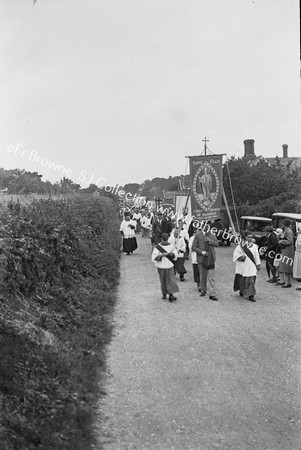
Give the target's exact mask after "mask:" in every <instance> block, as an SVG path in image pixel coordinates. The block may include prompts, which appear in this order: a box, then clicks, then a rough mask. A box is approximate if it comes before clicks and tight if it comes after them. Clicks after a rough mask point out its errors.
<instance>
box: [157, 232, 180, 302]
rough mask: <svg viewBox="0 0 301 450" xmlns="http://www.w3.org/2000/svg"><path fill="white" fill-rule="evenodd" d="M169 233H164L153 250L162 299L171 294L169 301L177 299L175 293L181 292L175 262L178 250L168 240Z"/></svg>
mask: <svg viewBox="0 0 301 450" xmlns="http://www.w3.org/2000/svg"><path fill="white" fill-rule="evenodd" d="M168 238H169V235H168V234H167V233H163V234H162V240H161V242H160V244H157V245H156V246H155V248H154V250H153V252H152V258H151V259H152V261H153V262H154V263H155V266H156V267H157V270H158V274H159V278H160V284H161V291H162V299H163V300H165V299H166V295H169V301H170V302H174V301H175V300H177V297H175V296H174V295H173V294H175V293H176V292H179V288H178V285H177V281H176V277H175V270H174V263H175V260H176V259H177V251H176V249H175V247H174V245H173V244H172V243H170V242H169V241H168Z"/></svg>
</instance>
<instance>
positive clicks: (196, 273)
mask: <svg viewBox="0 0 301 450" xmlns="http://www.w3.org/2000/svg"><path fill="white" fill-rule="evenodd" d="M197 231H198V229H197V227H194V234H193V235H192V236H191V237H190V238H189V251H190V254H191V264H192V270H193V281H194V282H195V283H196V285H197V289H198V291H199V292H201V291H202V289H201V285H200V272H199V265H198V261H197V254H196V252H193V251H191V249H192V245H193V241H194V237H195V233H196V232H197Z"/></svg>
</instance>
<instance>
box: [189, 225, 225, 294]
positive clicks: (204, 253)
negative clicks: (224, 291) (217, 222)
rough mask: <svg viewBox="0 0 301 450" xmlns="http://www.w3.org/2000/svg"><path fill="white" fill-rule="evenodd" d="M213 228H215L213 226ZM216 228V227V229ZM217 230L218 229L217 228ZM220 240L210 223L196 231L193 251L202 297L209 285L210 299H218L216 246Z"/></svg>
mask: <svg viewBox="0 0 301 450" xmlns="http://www.w3.org/2000/svg"><path fill="white" fill-rule="evenodd" d="M212 230H213V228H212ZM215 230H216V229H215ZM216 231H217V230H216ZM218 246H219V242H218V240H217V237H216V236H215V234H214V233H213V232H211V230H210V225H209V223H206V222H203V223H202V225H201V228H200V231H199V232H198V233H196V235H195V237H194V241H193V245H192V249H191V251H193V252H196V254H197V261H198V265H199V273H200V287H201V297H203V296H204V295H206V291H207V286H208V293H209V298H210V300H215V301H217V300H218V298H217V297H216V293H215V260H216V256H215V248H214V247H218Z"/></svg>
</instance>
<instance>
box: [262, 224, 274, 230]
mask: <svg viewBox="0 0 301 450" xmlns="http://www.w3.org/2000/svg"><path fill="white" fill-rule="evenodd" d="M264 231H269V232H272V231H274V228H273V227H272V226H271V225H268V226H267V227H265V229H264Z"/></svg>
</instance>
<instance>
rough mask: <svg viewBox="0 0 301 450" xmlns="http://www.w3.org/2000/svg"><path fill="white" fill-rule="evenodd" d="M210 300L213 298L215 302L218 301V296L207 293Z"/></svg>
mask: <svg viewBox="0 0 301 450" xmlns="http://www.w3.org/2000/svg"><path fill="white" fill-rule="evenodd" d="M209 298H210V300H214V301H215V302H217V301H218V298H217V297H215V295H209Z"/></svg>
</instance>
